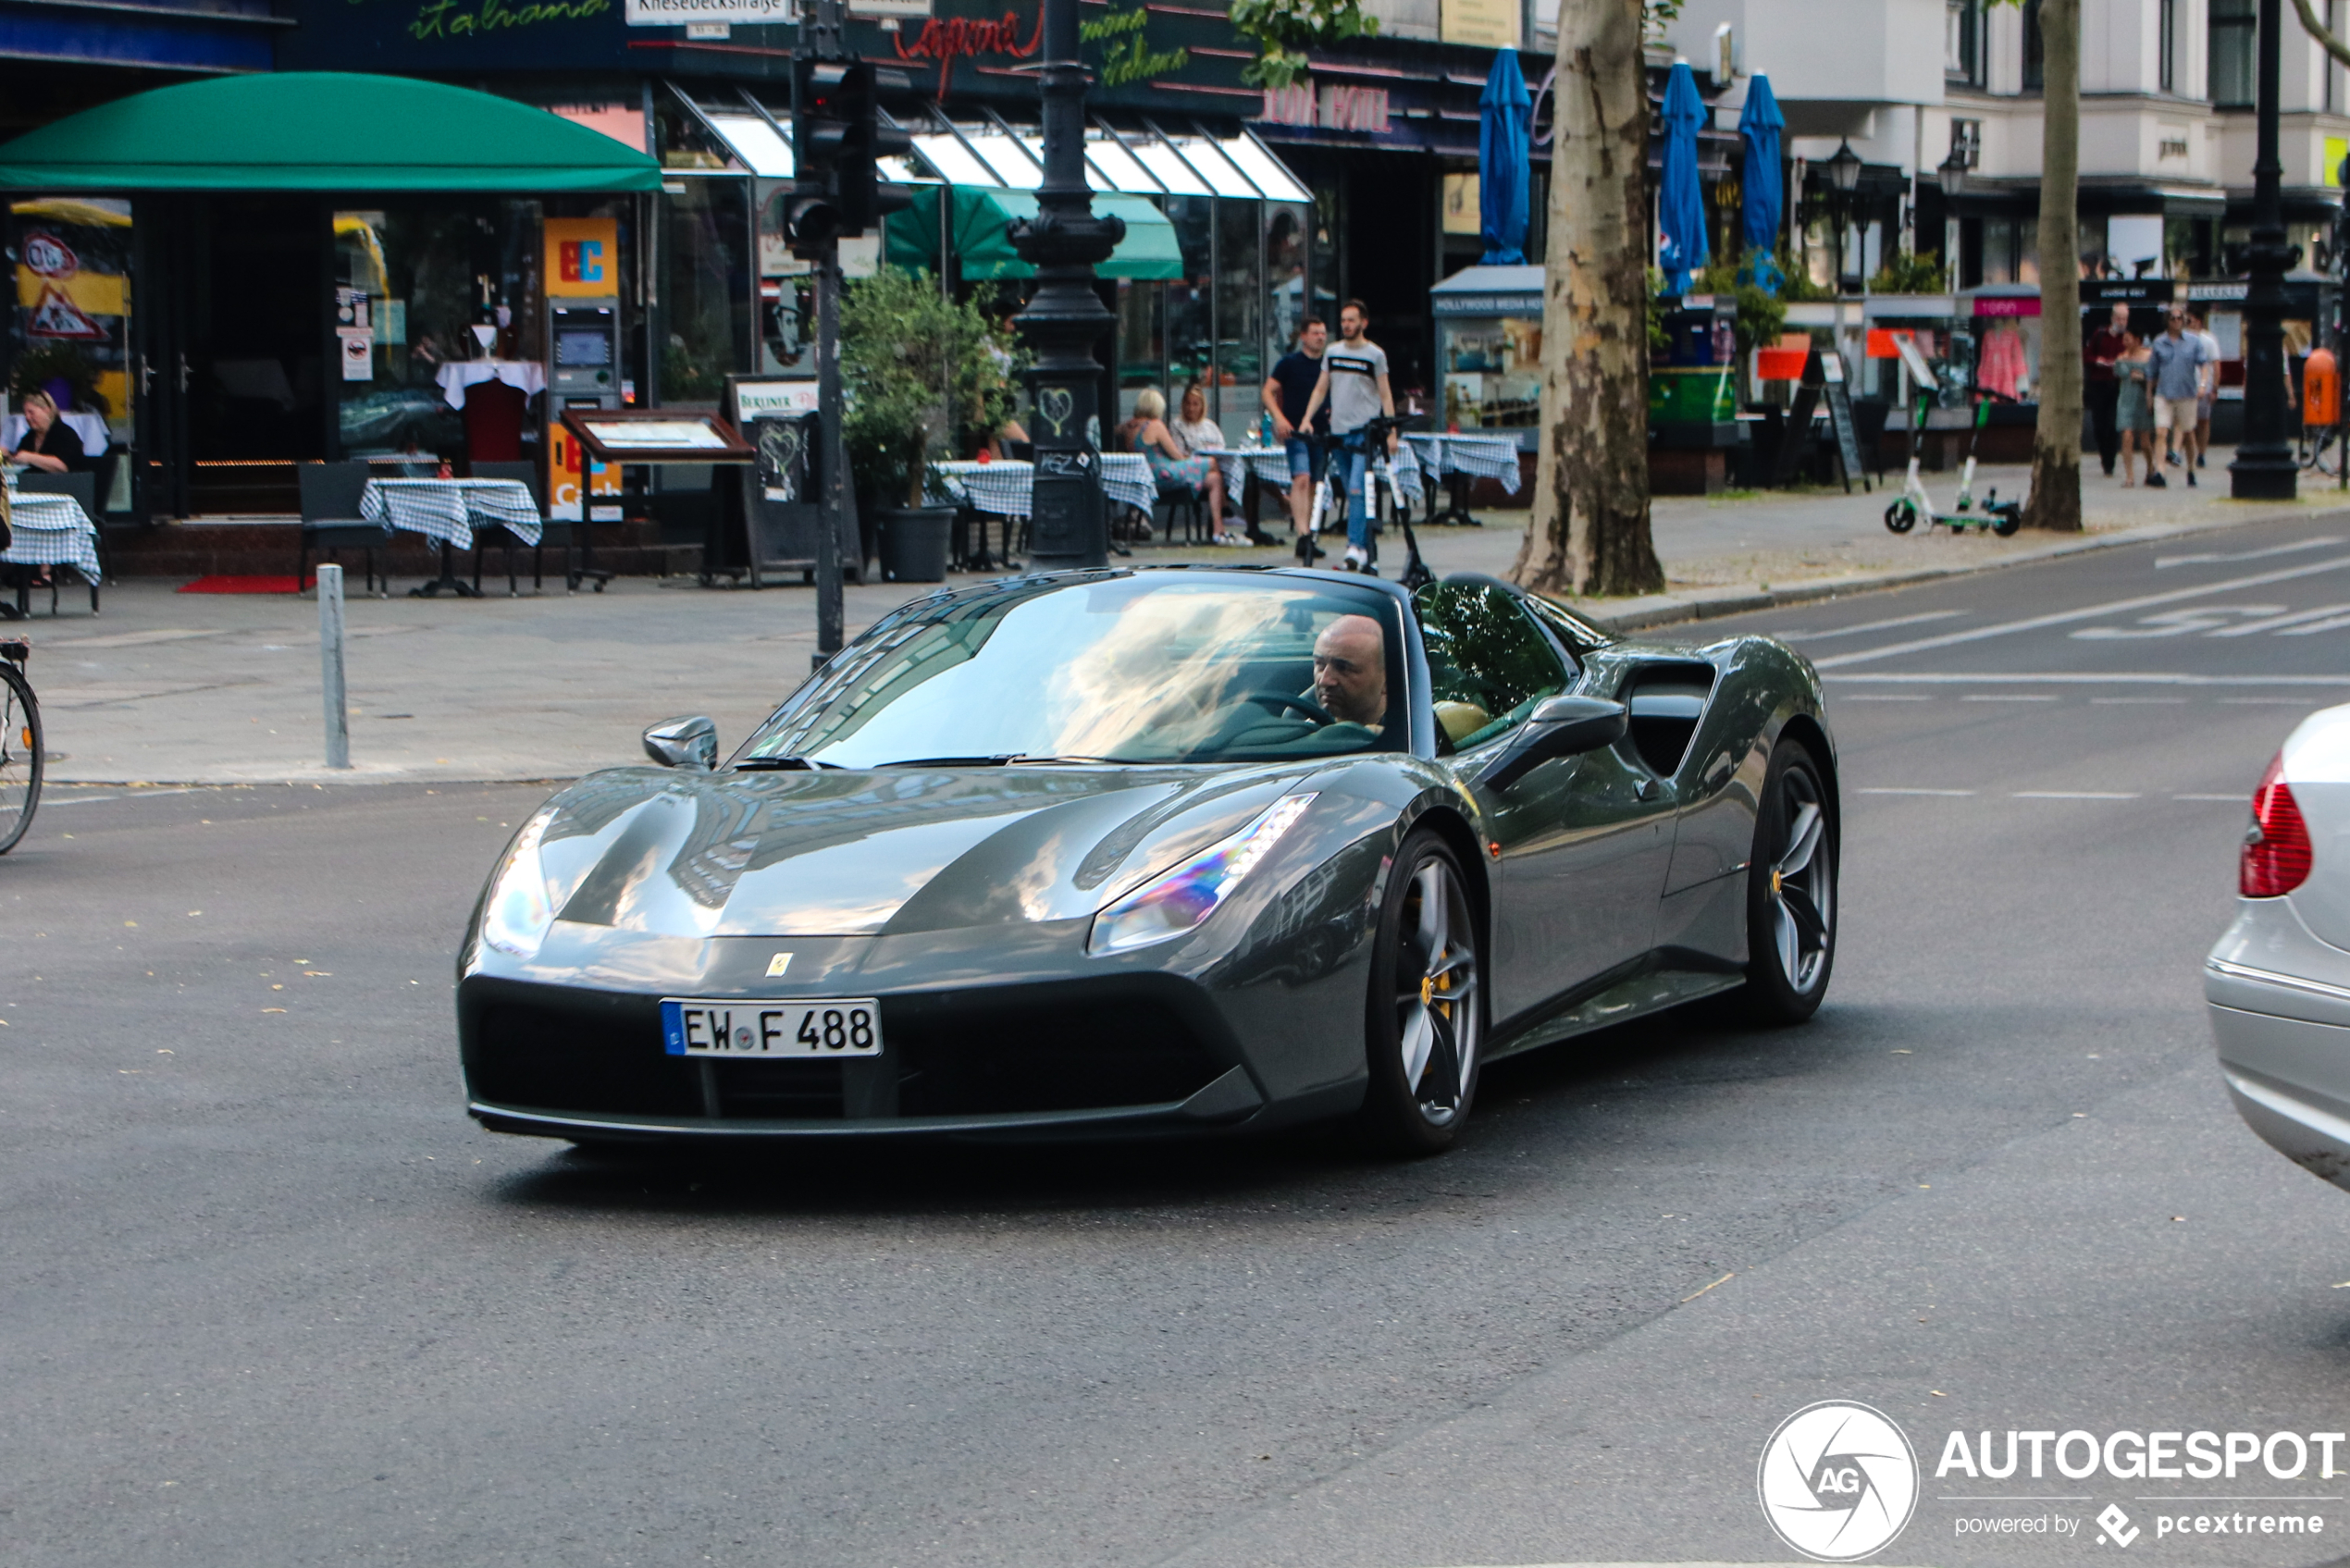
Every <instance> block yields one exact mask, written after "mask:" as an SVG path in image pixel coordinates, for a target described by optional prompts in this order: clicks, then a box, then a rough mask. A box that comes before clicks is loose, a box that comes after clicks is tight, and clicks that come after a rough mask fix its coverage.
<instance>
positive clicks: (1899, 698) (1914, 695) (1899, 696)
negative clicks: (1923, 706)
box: [1844, 691, 2186, 702]
mask: <svg viewBox="0 0 2350 1568" xmlns="http://www.w3.org/2000/svg"><path fill="white" fill-rule="evenodd" d="M1844 700H1845V701H1847V702H1932V701H1933V700H1934V698H1930V697H1928V696H1926V695H1925V694H1924V693H1923V692H1890V691H1886V692H1870V691H1856V692H1854V693H1853V694H1852V695H1851V696H1850V697H1848V698H1845V699H1844ZM2179 700H2180V701H2182V702H2184V701H2185V700H2186V698H2180V699H2179Z"/></svg>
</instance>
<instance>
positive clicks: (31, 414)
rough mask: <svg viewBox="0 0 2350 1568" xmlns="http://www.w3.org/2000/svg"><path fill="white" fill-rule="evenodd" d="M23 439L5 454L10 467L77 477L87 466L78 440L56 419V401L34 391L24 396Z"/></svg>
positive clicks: (87, 460) (63, 422)
mask: <svg viewBox="0 0 2350 1568" xmlns="http://www.w3.org/2000/svg"><path fill="white" fill-rule="evenodd" d="M24 425H25V430H24V439H23V440H22V441H19V443H18V444H17V450H16V451H12V452H10V453H9V454H8V461H9V462H11V463H23V464H24V465H25V466H26V467H28V468H38V469H40V470H41V471H42V472H43V473H44V474H78V473H80V471H81V470H83V469H84V468H87V467H88V466H90V460H89V458H88V456H87V455H86V454H85V453H84V452H83V451H82V450H81V438H80V436H77V435H75V434H74V433H73V426H70V425H68V424H67V423H66V422H65V421H64V420H63V419H61V418H59V417H58V416H57V404H56V400H55V399H53V398H51V397H50V396H49V394H48V393H46V392H44V391H42V390H40V389H34V390H32V391H30V392H27V393H26V394H25V395H24Z"/></svg>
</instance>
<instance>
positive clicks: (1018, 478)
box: [930, 451, 1158, 517]
mask: <svg viewBox="0 0 2350 1568" xmlns="http://www.w3.org/2000/svg"><path fill="white" fill-rule="evenodd" d="M1101 459H1102V468H1101V475H1102V489H1103V490H1104V492H1106V493H1107V495H1108V497H1109V499H1110V500H1114V501H1117V502H1119V503H1120V504H1122V505H1126V506H1133V507H1140V508H1141V509H1142V510H1143V511H1144V512H1148V511H1149V510H1150V509H1151V506H1152V503H1153V502H1155V501H1156V500H1157V499H1158V483H1157V481H1156V480H1155V479H1153V478H1152V477H1151V465H1150V464H1149V463H1147V462H1146V461H1144V459H1143V457H1142V456H1141V455H1140V454H1138V453H1135V452H1114V451H1113V452H1104V453H1102V454H1101ZM930 472H931V479H930V491H931V494H932V495H933V496H934V498H936V499H937V500H941V501H946V502H951V503H955V504H959V505H962V506H969V507H971V508H973V509H975V510H977V511H980V512H994V513H995V514H996V515H997V516H999V517H1025V516H1027V515H1028V514H1029V506H1030V500H1029V496H1030V492H1031V491H1032V489H1033V488H1034V486H1035V482H1036V465H1035V464H1034V463H1014V462H1011V461H1009V460H1005V461H1002V462H996V463H961V462H958V463H932V464H931V465H930Z"/></svg>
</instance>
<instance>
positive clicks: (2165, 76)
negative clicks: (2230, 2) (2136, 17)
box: [2154, 0, 2332, 93]
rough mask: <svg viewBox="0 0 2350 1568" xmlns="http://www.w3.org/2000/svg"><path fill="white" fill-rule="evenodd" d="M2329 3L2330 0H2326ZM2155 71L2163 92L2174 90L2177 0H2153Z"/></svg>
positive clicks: (2175, 77) (2176, 50) (2175, 79)
mask: <svg viewBox="0 0 2350 1568" xmlns="http://www.w3.org/2000/svg"><path fill="white" fill-rule="evenodd" d="M2327 3H2328V4H2329V5H2331V3H2332V0H2327ZM2154 16H2155V47H2154V56H2155V72H2156V75H2157V78H2158V86H2159V87H2160V88H2161V90H2162V91H2163V92H2165V93H2172V92H2176V91H2177V90H2178V89H2177V83H2178V59H2179V0H2155V6H2154Z"/></svg>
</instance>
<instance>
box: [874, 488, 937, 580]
mask: <svg viewBox="0 0 2350 1568" xmlns="http://www.w3.org/2000/svg"><path fill="white" fill-rule="evenodd" d="M954 534H955V509H954V508H953V507H951V506H899V507H889V508H885V509H884V511H883V512H882V514H881V567H882V579H883V581H884V582H891V583H943V582H945V581H946V556H947V547H948V545H949V544H950V543H951V542H952V540H953V538H954Z"/></svg>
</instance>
